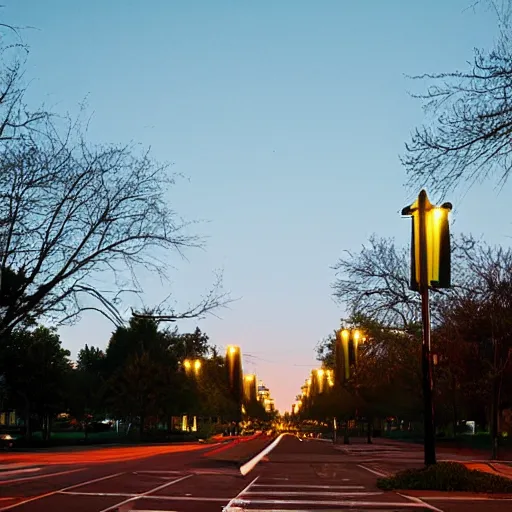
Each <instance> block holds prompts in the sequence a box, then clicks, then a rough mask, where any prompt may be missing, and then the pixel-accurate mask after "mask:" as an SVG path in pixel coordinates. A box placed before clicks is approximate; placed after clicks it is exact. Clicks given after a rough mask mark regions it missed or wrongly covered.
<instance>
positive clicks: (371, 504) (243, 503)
mask: <svg viewBox="0 0 512 512" xmlns="http://www.w3.org/2000/svg"><path fill="white" fill-rule="evenodd" d="M319 504H320V505H321V506H329V507H341V508H356V507H359V508H361V507H367V508H380V509H383V508H387V509H388V508H393V507H396V508H420V509H421V508H423V509H424V508H425V505H421V504H420V503H410V502H403V501H399V502H390V501H348V500H338V501H334V500H333V501H318V500H259V499H256V500H247V499H243V498H242V499H237V500H236V501H234V502H233V503H232V505H231V508H230V509H224V512H228V510H229V512H234V511H235V510H237V508H236V507H239V506H240V507H247V506H249V505H319ZM243 510H245V509H243ZM271 510H273V511H274V512H275V509H271ZM293 510H294V512H296V511H297V509H296V508H294V509H293ZM258 512H262V511H261V509H258Z"/></svg>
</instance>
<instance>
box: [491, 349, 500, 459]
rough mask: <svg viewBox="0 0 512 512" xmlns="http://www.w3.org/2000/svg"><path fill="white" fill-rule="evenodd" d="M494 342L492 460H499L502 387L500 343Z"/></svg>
mask: <svg viewBox="0 0 512 512" xmlns="http://www.w3.org/2000/svg"><path fill="white" fill-rule="evenodd" d="M493 341H494V364H493V379H492V406H491V442H492V452H491V460H498V415H499V402H500V398H499V395H500V385H499V377H498V343H497V342H496V340H493Z"/></svg>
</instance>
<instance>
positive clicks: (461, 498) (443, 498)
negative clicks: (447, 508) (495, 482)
mask: <svg viewBox="0 0 512 512" xmlns="http://www.w3.org/2000/svg"><path fill="white" fill-rule="evenodd" d="M409 497H410V496H408V498H409ZM418 499H420V500H428V501H431V500H432V501H512V498H493V497H492V496H420V497H419V498H418Z"/></svg>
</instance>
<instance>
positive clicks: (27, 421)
mask: <svg viewBox="0 0 512 512" xmlns="http://www.w3.org/2000/svg"><path fill="white" fill-rule="evenodd" d="M25 439H26V440H27V441H28V442H30V441H31V440H32V428H31V425H30V403H29V402H28V400H27V401H26V402H25Z"/></svg>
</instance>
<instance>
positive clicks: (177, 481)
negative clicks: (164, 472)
mask: <svg viewBox="0 0 512 512" xmlns="http://www.w3.org/2000/svg"><path fill="white" fill-rule="evenodd" d="M193 476H194V475H185V476H182V477H181V478H177V479H176V480H171V481H170V482H166V483H165V484H162V485H159V486H157V487H155V488H154V489H150V490H149V491H146V492H143V493H141V494H139V495H137V497H134V498H133V497H132V498H128V499H126V500H124V501H121V502H120V503H117V504H116V505H112V506H111V507H107V508H104V509H103V510H101V511H100V512H109V511H110V510H116V509H117V508H119V507H120V506H121V505H125V504H126V503H130V502H132V501H137V500H139V499H141V498H144V497H145V496H147V495H148V494H151V493H153V492H158V491H160V490H162V489H165V488H166V487H169V486H171V485H174V484H177V483H179V482H182V481H183V480H187V478H192V477H193Z"/></svg>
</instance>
